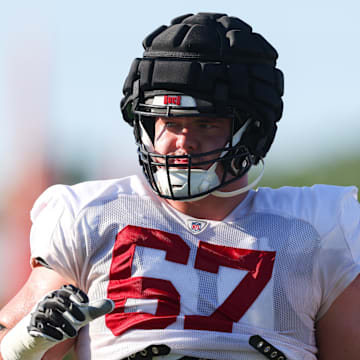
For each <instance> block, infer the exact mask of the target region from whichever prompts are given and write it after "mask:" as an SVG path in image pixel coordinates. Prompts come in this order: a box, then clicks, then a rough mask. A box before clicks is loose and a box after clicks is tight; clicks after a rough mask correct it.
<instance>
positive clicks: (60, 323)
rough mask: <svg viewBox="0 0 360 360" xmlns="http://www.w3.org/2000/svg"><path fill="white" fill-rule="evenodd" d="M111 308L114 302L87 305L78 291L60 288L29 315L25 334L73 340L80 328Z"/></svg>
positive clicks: (67, 286) (70, 288) (71, 286)
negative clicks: (29, 319) (28, 323)
mask: <svg viewBox="0 0 360 360" xmlns="http://www.w3.org/2000/svg"><path fill="white" fill-rule="evenodd" d="M113 308H114V303H113V302H112V301H111V300H109V299H103V300H98V301H96V302H92V303H90V304H89V298H88V296H87V295H86V294H85V293H84V292H83V291H82V290H80V289H78V288H76V287H75V286H73V285H64V286H63V287H62V288H61V289H59V290H55V291H53V292H51V293H50V294H48V295H47V296H46V297H45V298H44V299H43V300H41V301H40V302H39V303H38V305H37V306H36V308H35V310H34V311H33V312H32V314H31V321H30V325H29V326H28V331H29V333H30V335H32V336H43V337H45V338H48V339H50V340H55V341H62V340H64V339H65V338H73V337H75V336H76V335H77V334H78V331H79V329H80V328H82V327H83V326H85V325H86V324H88V323H89V322H90V321H92V320H94V319H96V318H97V317H99V316H102V315H105V314H107V313H109V312H111V311H112V310H113Z"/></svg>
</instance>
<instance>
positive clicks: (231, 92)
mask: <svg viewBox="0 0 360 360" xmlns="http://www.w3.org/2000/svg"><path fill="white" fill-rule="evenodd" d="M143 47H144V49H145V51H144V54H143V58H136V59H135V60H134V61H133V64H132V66H131V68H130V72H129V75H128V76H127V78H126V81H125V83H124V87H123V93H124V98H123V99H122V100H121V110H122V113H123V117H124V119H125V121H127V122H128V123H129V124H130V125H133V120H134V111H136V109H137V108H138V106H139V104H140V103H144V102H145V101H146V98H148V97H151V96H153V95H154V93H157V92H163V93H164V92H169V93H171V92H175V93H183V94H187V95H190V96H193V97H195V98H198V99H202V100H205V101H209V102H211V103H212V104H213V107H214V109H215V112H216V114H217V115H219V116H224V115H227V114H228V112H229V108H232V109H237V110H239V111H242V112H246V113H248V114H249V115H250V116H251V118H252V119H253V121H252V123H251V125H250V126H249V127H248V128H247V130H246V132H245V134H244V136H243V138H242V140H241V142H242V143H243V144H244V145H245V146H247V148H248V149H249V151H250V153H251V154H253V155H254V157H255V158H256V159H257V160H258V158H259V157H265V155H266V153H267V151H268V150H269V148H270V146H271V144H272V142H273V139H274V136H275V133H276V129H277V126H276V123H277V121H279V120H280V118H281V116H282V111H283V102H282V99H281V98H282V95H283V90H284V81H283V74H282V72H281V71H280V70H279V69H277V68H276V60H277V57H278V54H277V52H276V50H275V49H274V48H273V47H272V46H271V45H270V44H269V43H268V42H267V41H266V40H265V39H264V38H263V37H262V36H261V35H259V34H257V33H254V32H252V28H251V27H250V26H249V25H248V24H246V23H245V22H243V21H242V20H240V19H238V18H236V17H230V16H227V15H226V14H216V13H198V14H196V15H193V14H187V15H183V16H181V17H177V18H175V19H173V20H172V22H171V25H170V26H165V25H163V26H161V27H159V28H158V29H156V30H155V31H153V32H152V33H151V34H150V35H148V36H147V37H146V38H145V39H144V41H143ZM257 160H256V161H257Z"/></svg>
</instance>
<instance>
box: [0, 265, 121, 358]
mask: <svg viewBox="0 0 360 360" xmlns="http://www.w3.org/2000/svg"><path fill="white" fill-rule="evenodd" d="M48 271H52V270H48V269H42V270H41V271H40V272H39V270H36V269H34V271H33V272H32V274H31V276H30V279H29V280H28V282H27V283H26V285H25V286H24V288H23V289H22V290H21V291H20V293H22V292H23V294H24V295H25V296H27V298H28V299H30V302H31V303H32V304H33V305H34V304H35V306H33V307H32V308H31V307H30V306H29V305H27V311H24V312H23V313H22V319H21V320H20V321H19V319H17V320H18V321H17V322H15V321H14V320H13V317H14V316H13V317H11V316H10V317H9V318H8V320H7V321H6V313H9V312H10V313H12V314H14V308H15V309H16V308H19V301H20V303H21V300H18V299H20V296H19V295H21V294H19V295H17V297H16V298H15V299H14V301H12V302H11V303H10V304H9V305H8V306H7V307H6V309H5V316H3V318H4V319H3V320H4V327H9V326H10V327H11V329H10V330H8V331H7V333H6V334H5V335H4V336H3V338H2V340H1V344H0V349H1V354H2V357H3V358H4V360H20V359H27V360H40V359H43V358H44V357H45V354H46V352H47V351H49V350H50V349H52V350H50V351H51V359H54V358H55V359H56V358H61V356H59V352H60V351H63V350H67V349H68V348H67V347H66V346H65V347H63V346H60V347H58V348H57V349H56V351H54V350H53V348H54V346H55V345H57V344H62V343H63V342H64V341H67V339H74V338H75V337H76V336H77V335H78V332H79V330H80V329H81V328H82V327H83V326H85V325H87V324H88V323H89V322H90V321H92V320H94V319H96V318H98V317H100V316H103V315H105V314H107V313H109V312H111V311H112V310H113V308H114V303H113V301H112V300H109V299H99V300H96V301H92V302H90V301H89V298H88V296H87V295H86V294H85V293H84V292H83V291H82V290H81V289H79V288H77V287H75V286H74V285H72V284H66V285H64V283H67V281H65V279H64V278H62V277H60V276H58V275H57V274H55V275H54V274H53V273H54V272H53V273H49V272H48ZM44 272H45V273H44ZM35 274H36V275H35ZM47 274H51V280H52V281H51V286H49V283H48V281H47V280H46V278H44V277H43V276H45V275H47ZM40 276H41V277H42V279H43V280H41V279H40ZM34 278H35V279H36V281H35V280H34ZM37 283H40V284H41V285H42V290H45V289H46V290H50V292H49V291H47V292H43V291H42V290H41V293H42V295H44V294H45V296H42V297H41V296H40V297H39V296H38V293H39V292H36V290H35V293H33V290H32V289H33V286H31V285H36V284H37ZM55 285H56V286H55ZM59 285H63V286H61V288H59ZM54 287H55V289H56V288H57V289H56V290H54V289H53V288H54ZM51 288H52V289H51ZM51 290H52V291H51ZM29 292H30V295H29ZM23 305H25V304H23ZM9 309H10V310H9ZM29 312H30V313H29ZM24 315H25V316H24ZM6 324H7V325H6ZM10 324H11V325H10ZM64 353H65V352H64ZM64 353H61V355H63V354H64ZM45 358H46V357H45Z"/></svg>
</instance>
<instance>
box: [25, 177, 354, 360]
mask: <svg viewBox="0 0 360 360" xmlns="http://www.w3.org/2000/svg"><path fill="white" fill-rule="evenodd" d="M356 193H357V189H356V188H355V187H346V188H345V187H336V186H326V185H316V186H313V187H311V188H307V187H304V188H291V187H284V188H281V189H277V190H273V189H269V188H261V189H259V190H257V191H250V192H249V194H248V195H247V197H246V198H245V200H244V201H243V202H242V203H241V204H240V205H239V206H238V207H237V208H236V209H235V210H234V211H233V212H232V213H231V214H230V215H229V216H228V217H227V218H226V219H224V220H223V221H208V220H205V219H194V218H191V217H189V216H186V215H184V214H181V213H179V212H177V211H176V210H174V209H173V208H171V207H169V206H168V205H167V204H166V202H165V201H163V200H161V199H160V198H158V197H157V196H156V195H154V194H153V193H152V192H151V191H150V190H148V186H147V185H146V184H144V183H143V182H142V180H141V179H140V178H139V177H137V176H133V177H129V178H124V179H120V180H108V181H94V182H85V183H81V184H78V185H74V186H64V185H55V186H52V187H50V188H49V189H48V190H46V191H45V192H44V193H43V194H42V195H41V196H40V198H39V199H38V200H37V202H36V203H35V205H34V208H33V210H32V213H31V216H32V221H33V227H32V231H31V252H32V260H31V261H32V264H34V263H35V262H36V261H37V260H36V259H37V258H41V259H43V260H44V261H45V262H46V263H47V264H48V265H49V266H50V267H51V268H52V269H53V270H55V271H56V272H58V273H59V274H61V275H62V276H63V277H65V278H66V279H68V280H69V281H72V282H75V284H77V286H79V287H80V288H81V289H82V290H84V291H85V292H87V293H88V295H89V297H90V299H91V300H97V299H101V298H105V297H107V298H110V299H112V300H113V301H114V302H115V305H116V307H115V310H114V311H113V312H112V313H111V314H107V315H106V316H103V317H101V318H99V319H97V320H94V321H93V322H91V323H90V324H89V325H88V326H86V327H85V328H83V329H82V330H81V331H80V335H79V339H78V342H77V349H76V351H77V354H78V356H79V359H80V360H89V359H107V360H120V359H122V358H125V357H127V356H129V355H130V354H133V353H135V352H138V351H141V350H142V349H144V348H146V347H147V346H149V345H152V344H157V345H158V344H166V345H168V346H169V347H170V348H171V354H175V355H176V356H183V355H189V356H195V357H200V358H208V359H224V360H245V359H246V360H255V359H258V360H261V359H264V357H263V355H261V354H260V353H259V352H257V351H256V350H254V349H253V348H252V347H251V346H250V345H249V343H248V342H249V337H250V336H252V335H255V334H258V335H260V336H262V337H263V338H264V339H266V340H267V341H268V342H270V343H271V344H272V345H273V346H275V347H276V348H278V349H279V350H281V351H282V352H283V353H284V354H285V355H286V356H287V357H288V359H292V360H298V359H306V360H307V359H308V360H310V359H311V360H314V359H316V355H315V354H316V351H317V349H316V344H315V323H316V321H317V320H318V319H319V318H321V317H322V316H323V315H324V314H325V313H326V311H327V310H328V309H329V307H330V306H331V304H332V303H333V301H334V300H335V299H336V297H337V296H338V295H339V294H341V292H342V291H343V290H344V289H345V288H346V287H347V286H348V285H349V284H350V282H351V281H352V280H354V278H355V277H356V276H357V275H358V274H359V273H360V224H359V219H360V206H359V203H358V202H357V200H356ZM171 354H170V355H171ZM175 355H174V356H175ZM174 356H172V357H171V356H169V355H168V356H166V357H165V358H169V359H171V358H174ZM162 359H164V358H162Z"/></svg>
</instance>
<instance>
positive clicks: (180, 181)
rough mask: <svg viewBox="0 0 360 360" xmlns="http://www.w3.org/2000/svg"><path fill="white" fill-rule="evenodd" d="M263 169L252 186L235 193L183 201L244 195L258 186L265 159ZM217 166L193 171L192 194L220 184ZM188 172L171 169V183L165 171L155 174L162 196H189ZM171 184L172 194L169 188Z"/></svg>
mask: <svg viewBox="0 0 360 360" xmlns="http://www.w3.org/2000/svg"><path fill="white" fill-rule="evenodd" d="M260 162H261V165H262V169H261V172H260V174H259V175H258V176H257V177H256V179H255V180H254V181H252V182H251V183H250V184H248V185H246V186H244V187H242V188H240V189H236V190H234V191H219V190H215V191H213V192H211V193H209V194H205V195H203V196H199V197H196V198H194V199H185V200H181V201H198V200H201V199H203V198H205V197H207V196H208V195H210V194H211V195H214V196H217V197H222V198H227V197H233V196H237V195H240V194H243V193H245V192H247V191H249V190H250V189H252V188H253V187H254V186H256V185H257V184H258V183H259V181H260V180H261V178H262V176H263V175H264V170H265V163H264V160H263V159H260ZM216 165H217V164H213V165H212V166H211V167H210V168H209V169H208V170H202V169H191V173H190V194H191V195H196V194H200V193H202V192H206V191H208V190H209V189H211V188H214V187H216V186H218V185H219V184H220V180H219V177H218V176H217V174H216V172H215V169H216ZM188 174H189V172H188V170H187V169H169V181H168V176H167V172H166V170H165V169H158V170H157V171H156V173H155V174H154V178H155V181H156V184H157V186H158V188H159V191H160V193H161V194H163V195H166V196H172V195H173V196H174V197H176V198H179V197H186V196H188ZM169 184H171V189H172V194H171V191H170V188H169V186H170V185H169Z"/></svg>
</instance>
